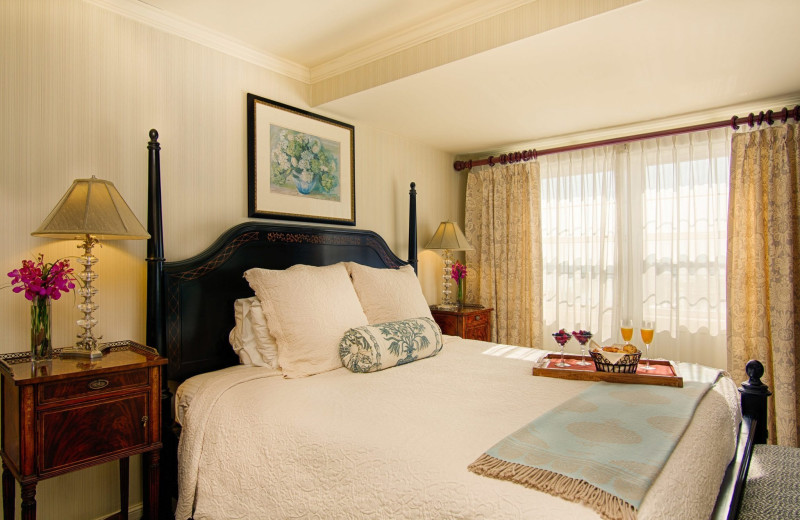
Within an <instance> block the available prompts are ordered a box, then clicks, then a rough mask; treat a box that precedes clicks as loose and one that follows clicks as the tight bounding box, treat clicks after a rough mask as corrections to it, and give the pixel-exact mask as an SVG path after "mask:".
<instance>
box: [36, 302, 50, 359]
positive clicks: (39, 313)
mask: <svg viewBox="0 0 800 520" xmlns="http://www.w3.org/2000/svg"><path fill="white" fill-rule="evenodd" d="M50 300H51V299H50V298H48V297H46V296H36V297H34V299H33V300H31V361H40V360H42V359H50V358H51V357H53V342H52V339H51V338H52V334H51V332H52V331H51V327H50Z"/></svg>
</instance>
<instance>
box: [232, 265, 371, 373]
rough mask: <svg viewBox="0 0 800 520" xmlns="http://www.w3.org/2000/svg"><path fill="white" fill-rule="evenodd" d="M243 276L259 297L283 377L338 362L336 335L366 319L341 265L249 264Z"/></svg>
mask: <svg viewBox="0 0 800 520" xmlns="http://www.w3.org/2000/svg"><path fill="white" fill-rule="evenodd" d="M244 277H245V278H246V279H247V282H248V283H249V284H250V287H252V288H253V290H254V291H255V293H256V296H257V297H258V299H259V300H261V308H262V309H263V310H264V315H265V316H266V317H267V326H268V328H269V331H270V333H271V334H272V335H273V336H274V337H275V341H276V343H277V344H278V362H279V364H280V366H281V370H283V375H284V377H287V378H293V377H303V376H310V375H313V374H319V373H321V372H327V371H328V370H333V369H336V368H340V367H341V366H342V361H341V359H340V358H339V341H340V340H341V339H342V336H343V335H344V333H345V332H346V331H347V330H348V329H351V328H353V327H360V326H362V325H367V317H366V316H365V315H364V311H362V310H361V304H360V303H359V301H358V296H356V292H355V290H354V289H353V284H352V283H351V282H350V277H349V276H348V274H347V269H345V267H344V265H342V264H335V265H329V266H326V267H313V266H308V265H294V266H292V267H290V268H289V269H286V270H271V269H250V270H248V271H246V272H245V273H244Z"/></svg>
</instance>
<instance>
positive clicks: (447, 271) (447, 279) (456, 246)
mask: <svg viewBox="0 0 800 520" xmlns="http://www.w3.org/2000/svg"><path fill="white" fill-rule="evenodd" d="M425 249H441V250H442V251H444V253H443V254H444V268H443V271H442V304H441V305H440V308H443V309H453V308H455V307H456V305H455V304H454V303H453V300H451V299H450V284H451V280H452V273H451V269H452V266H453V256H452V254H451V252H452V251H472V246H471V245H470V244H469V242H468V241H467V237H465V236H464V233H463V232H462V231H461V228H460V227H458V224H456V223H455V222H449V221H445V222H442V223H441V224H439V227H438V228H437V229H436V232H435V233H434V234H433V237H432V238H431V239H430V240H428V243H427V244H425Z"/></svg>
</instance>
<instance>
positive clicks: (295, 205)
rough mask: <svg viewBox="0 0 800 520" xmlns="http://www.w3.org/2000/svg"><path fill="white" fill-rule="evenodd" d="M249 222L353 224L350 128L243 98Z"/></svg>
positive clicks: (262, 100) (249, 96) (286, 107)
mask: <svg viewBox="0 0 800 520" xmlns="http://www.w3.org/2000/svg"><path fill="white" fill-rule="evenodd" d="M247 170H248V172H247V203H248V215H249V216H250V217H259V218H270V219H282V220H300V221H306V222H323V223H328V224H344V225H349V226H354V225H355V224H356V183H355V142H354V128H353V126H352V125H348V124H347V123H342V122H340V121H336V120H334V119H330V118H328V117H324V116H320V115H317V114H312V113H311V112H307V111H305V110H300V109H299V108H294V107H291V106H289V105H284V104H283V103H278V102H277V101H271V100H269V99H265V98H262V97H259V96H256V95H254V94H247Z"/></svg>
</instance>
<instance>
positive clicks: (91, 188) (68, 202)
mask: <svg viewBox="0 0 800 520" xmlns="http://www.w3.org/2000/svg"><path fill="white" fill-rule="evenodd" d="M31 235H33V236H35V237H46V238H61V239H70V238H76V239H83V238H84V237H85V236H86V235H92V236H94V237H96V238H98V239H101V240H117V239H123V240H125V239H127V240H131V239H144V238H150V234H149V233H148V232H147V230H146V229H145V228H144V226H142V224H141V223H140V222H139V220H138V219H137V218H136V215H134V214H133V211H131V208H129V207H128V204H126V203H125V200H123V198H122V195H120V194H119V192H118V191H117V188H115V187H114V184H112V183H111V182H109V181H104V180H102V179H98V178H97V177H94V176H92V178H91V179H76V180H75V181H74V182H73V183H72V186H70V188H69V189H68V190H67V193H65V194H64V196H63V197H61V200H60V201H59V202H58V204H57V205H56V207H55V209H53V211H51V212H50V214H49V215H48V216H47V218H46V219H44V222H42V224H41V225H40V226H39V229H37V230H36V231H34V232H33V233H31Z"/></svg>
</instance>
